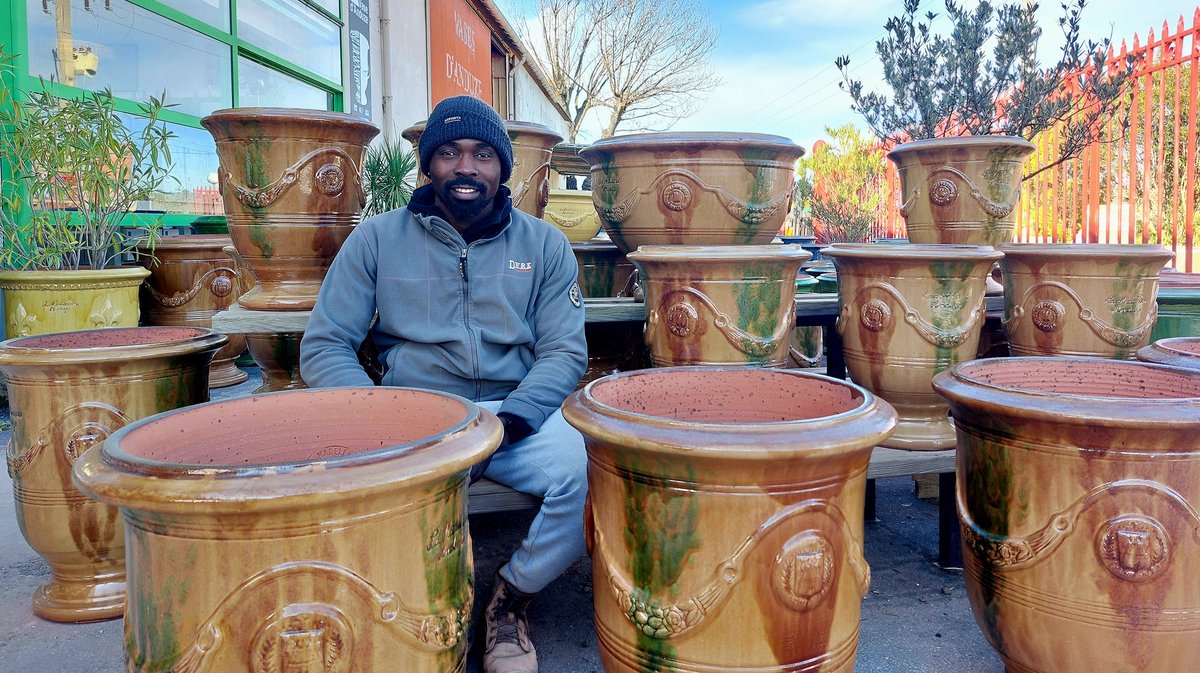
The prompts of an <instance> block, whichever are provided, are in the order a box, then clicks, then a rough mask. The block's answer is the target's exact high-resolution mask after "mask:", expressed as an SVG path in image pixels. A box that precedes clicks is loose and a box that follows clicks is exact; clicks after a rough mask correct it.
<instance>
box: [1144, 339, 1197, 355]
mask: <svg viewBox="0 0 1200 673" xmlns="http://www.w3.org/2000/svg"><path fill="white" fill-rule="evenodd" d="M1154 345H1155V346H1158V347H1159V348H1161V349H1163V350H1164V351H1166V352H1168V353H1181V354H1183V355H1196V356H1200V337H1175V338H1173V339H1163V340H1161V341H1159V342H1157V343H1155V344H1154Z"/></svg>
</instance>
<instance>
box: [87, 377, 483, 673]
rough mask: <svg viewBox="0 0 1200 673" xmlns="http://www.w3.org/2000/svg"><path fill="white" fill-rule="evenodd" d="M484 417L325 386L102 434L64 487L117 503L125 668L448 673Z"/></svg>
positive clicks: (460, 641) (453, 667) (420, 400)
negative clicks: (124, 566) (123, 542)
mask: <svg viewBox="0 0 1200 673" xmlns="http://www.w3.org/2000/svg"><path fill="white" fill-rule="evenodd" d="M501 435H502V429H501V425H500V422H499V421H498V420H497V419H496V418H495V416H493V415H492V414H490V413H489V412H487V411H485V410H483V409H480V408H478V407H476V406H475V405H473V404H471V403H470V402H467V401H466V400H464V399H462V398H458V397H454V396H450V395H443V394H439V393H434V392H430V391H420V390H411V389H402V388H386V389H385V388H336V389H327V390H304V391H291V392H286V393H276V394H271V395H262V396H257V397H248V398H238V399H231V400H222V401H220V402H213V403H210V404H203V405H199V406H195V407H191V408H189V409H183V410H180V411H178V412H174V413H168V414H161V415H159V416H155V417H153V418H150V419H146V420H145V421H143V422H139V423H136V424H133V425H130V426H128V427H126V428H124V429H122V430H121V431H119V432H118V433H116V434H114V435H113V436H112V437H111V438H109V440H108V441H106V442H105V443H104V446H103V447H96V448H94V449H92V450H91V451H89V452H87V453H86V454H85V455H84V456H83V457H82V458H81V459H80V460H79V462H78V463H77V464H76V466H75V470H74V478H75V482H76V483H77V484H78V485H79V487H80V488H81V489H82V490H83V491H84V492H86V493H88V494H90V495H91V496H92V497H95V498H99V499H101V500H103V501H104V502H107V503H109V504H111V505H114V506H118V507H120V509H121V515H122V518H123V519H124V522H125V532H126V535H127V536H128V538H129V546H128V550H127V553H128V559H129V565H130V567H131V568H137V570H138V572H137V573H131V574H130V576H129V610H128V612H127V614H126V617H125V654H126V666H127V668H128V669H129V670H130V671H253V672H255V673H266V672H269V671H350V670H363V671H384V670H396V671H406V672H407V671H414V672H418V673H434V672H439V673H440V672H441V671H461V670H464V667H465V655H466V638H465V636H466V628H467V625H468V621H469V619H470V615H471V606H472V594H471V586H472V558H471V547H470V539H471V538H470V534H469V532H468V528H467V517H466V511H467V508H466V493H467V480H466V476H467V473H468V471H469V469H470V467H471V465H473V464H474V463H476V462H478V461H480V460H483V459H484V458H485V457H487V456H488V455H490V454H491V453H492V451H493V450H494V449H495V448H496V446H497V445H498V444H499V443H500V437H501Z"/></svg>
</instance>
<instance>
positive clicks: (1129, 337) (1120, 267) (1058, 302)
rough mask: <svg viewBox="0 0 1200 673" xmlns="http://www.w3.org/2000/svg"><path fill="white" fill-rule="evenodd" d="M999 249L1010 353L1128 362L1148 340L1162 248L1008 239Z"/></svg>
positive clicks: (1167, 256)
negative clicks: (1088, 357) (1097, 358)
mask: <svg viewBox="0 0 1200 673" xmlns="http://www.w3.org/2000/svg"><path fill="white" fill-rule="evenodd" d="M1000 250H1001V251H1003V252H1004V259H1003V260H1002V261H1001V262H1000V269H1001V270H1002V271H1003V278H1004V329H1005V331H1006V332H1007V333H1008V341H1009V348H1010V350H1011V351H1012V354H1013V355H1090V356H1096V357H1108V358H1117V359H1125V360H1132V359H1133V358H1134V354H1135V353H1136V352H1137V350H1138V349H1139V348H1141V347H1142V346H1145V345H1146V344H1147V343H1149V340H1150V329H1151V328H1152V327H1153V326H1154V320H1155V316H1156V314H1157V312H1158V305H1157V303H1156V302H1155V296H1156V294H1157V292H1158V276H1159V272H1161V271H1162V268H1163V265H1165V264H1166V263H1167V262H1168V261H1170V260H1171V259H1172V258H1173V255H1172V254H1171V252H1170V251H1169V250H1167V249H1166V248H1162V247H1160V246H1157V245H1090V244H1078V243H1062V244H1040V243H1009V244H1006V245H1002V246H1000Z"/></svg>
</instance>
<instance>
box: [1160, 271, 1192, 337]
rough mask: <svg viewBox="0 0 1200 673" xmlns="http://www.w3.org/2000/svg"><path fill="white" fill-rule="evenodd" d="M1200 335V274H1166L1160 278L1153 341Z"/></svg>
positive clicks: (1165, 272)
mask: <svg viewBox="0 0 1200 673" xmlns="http://www.w3.org/2000/svg"><path fill="white" fill-rule="evenodd" d="M1196 335H1200V273H1175V272H1170V273H1168V272H1167V271H1164V272H1163V274H1162V275H1161V276H1159V278H1158V320H1156V321H1155V322H1154V329H1152V330H1150V341H1152V342H1153V341H1158V340H1159V339H1166V338H1168V337H1183V336H1196Z"/></svg>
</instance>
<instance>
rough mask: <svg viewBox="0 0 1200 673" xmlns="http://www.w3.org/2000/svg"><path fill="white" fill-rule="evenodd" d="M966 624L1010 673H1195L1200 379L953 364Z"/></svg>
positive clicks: (1095, 364) (1072, 361)
mask: <svg viewBox="0 0 1200 673" xmlns="http://www.w3.org/2000/svg"><path fill="white" fill-rule="evenodd" d="M933 386H934V389H935V390H937V391H938V392H939V393H940V394H941V395H943V396H945V397H946V399H947V400H948V401H949V402H950V410H951V413H952V414H953V416H954V424H955V427H956V428H957V430H958V453H957V458H956V460H957V469H956V475H957V476H956V479H957V486H958V487H957V493H958V495H957V498H958V516H959V525H960V528H961V530H962V541H963V560H964V575H965V578H966V584H967V595H968V598H969V599H970V602H971V607H972V609H973V610H974V612H975V620H976V622H978V624H979V627H980V628H981V629H982V630H983V633H984V635H985V636H986V638H987V640H988V642H989V643H990V644H991V645H992V647H994V648H995V649H996V650H997V652H999V654H1000V657H1001V659H1002V660H1003V661H1004V666H1005V671H1007V673H1092V672H1093V671H1145V672H1147V673H1168V672H1174V671H1185V670H1191V669H1192V668H1193V667H1194V663H1193V662H1194V661H1195V658H1196V653H1197V652H1200V583H1197V582H1196V577H1197V575H1198V574H1200V518H1198V517H1197V515H1196V512H1197V510H1198V509H1200V371H1189V370H1184V369H1176V368H1173V367H1164V366H1161V365H1152V364H1146V363H1141V362H1128V361H1121V360H1110V359H1101V358H1082V357H1072V358H1064V357H1050V358H1046V357H1013V358H991V359H986V360H974V361H972V362H964V363H961V364H959V365H957V366H955V367H954V368H952V369H950V370H949V371H946V372H943V373H941V374H939V375H938V376H937V377H936V378H934V381H933Z"/></svg>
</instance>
